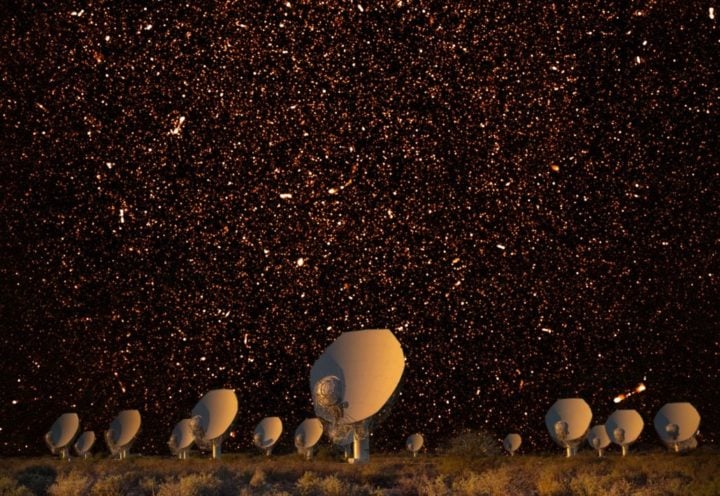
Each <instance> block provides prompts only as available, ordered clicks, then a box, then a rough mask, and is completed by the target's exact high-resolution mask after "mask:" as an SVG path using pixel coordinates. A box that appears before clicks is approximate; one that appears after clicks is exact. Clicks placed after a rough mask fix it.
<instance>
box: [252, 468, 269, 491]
mask: <svg viewBox="0 0 720 496" xmlns="http://www.w3.org/2000/svg"><path fill="white" fill-rule="evenodd" d="M266 482H267V475H265V471H264V470H263V469H261V468H260V467H258V468H256V469H255V472H253V474H252V477H250V487H256V488H257V487H260V486H264V485H265V483H266Z"/></svg>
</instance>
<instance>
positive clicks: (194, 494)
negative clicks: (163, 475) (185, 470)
mask: <svg viewBox="0 0 720 496" xmlns="http://www.w3.org/2000/svg"><path fill="white" fill-rule="evenodd" d="M220 487H221V484H220V481H219V480H218V479H217V478H216V477H215V476H214V475H212V474H208V473H201V474H188V475H185V476H183V477H180V478H179V479H177V480H171V481H168V482H165V483H164V484H161V485H160V488H159V490H158V492H157V496H216V495H217V494H220Z"/></svg>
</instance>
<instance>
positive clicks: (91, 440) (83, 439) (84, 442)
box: [75, 431, 95, 456]
mask: <svg viewBox="0 0 720 496" xmlns="http://www.w3.org/2000/svg"><path fill="white" fill-rule="evenodd" d="M93 444H95V433H94V432H93V431H85V432H83V433H82V434H80V437H79V438H78V439H77V441H75V452H76V453H77V454H78V456H85V455H86V454H88V453H89V452H90V450H91V449H92V447H93Z"/></svg>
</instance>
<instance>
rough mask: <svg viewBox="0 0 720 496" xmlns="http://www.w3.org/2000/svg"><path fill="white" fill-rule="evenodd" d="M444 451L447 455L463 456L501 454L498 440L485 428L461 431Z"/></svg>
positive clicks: (448, 443)
mask: <svg viewBox="0 0 720 496" xmlns="http://www.w3.org/2000/svg"><path fill="white" fill-rule="evenodd" d="M443 451H444V453H445V454H447V455H450V456H456V457H462V458H468V457H479V456H497V455H500V454H501V450H500V444H499V443H498V440H497V439H495V437H494V436H493V435H492V434H490V433H489V432H487V431H484V430H478V431H471V430H466V431H464V432H461V433H460V434H458V435H457V436H455V437H453V438H451V439H450V440H449V441H448V442H447V444H446V446H445V448H444V450H443Z"/></svg>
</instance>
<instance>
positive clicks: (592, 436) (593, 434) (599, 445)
mask: <svg viewBox="0 0 720 496" xmlns="http://www.w3.org/2000/svg"><path fill="white" fill-rule="evenodd" d="M587 442H588V444H589V445H590V446H592V448H593V449H595V450H597V452H598V456H603V453H604V451H605V448H607V447H608V446H610V437H609V436H608V434H607V430H605V426H604V425H596V426H593V428H592V429H590V431H589V432H588V435H587Z"/></svg>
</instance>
